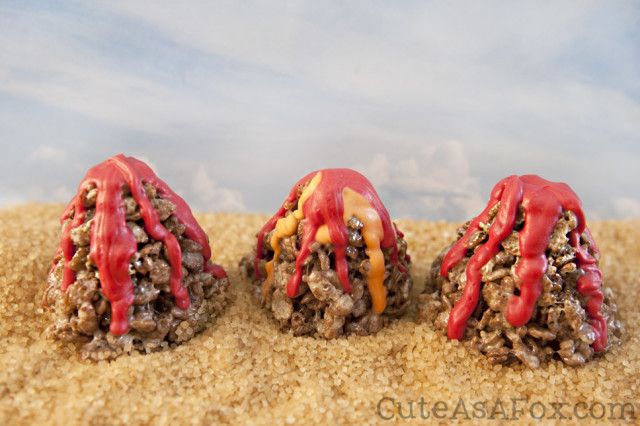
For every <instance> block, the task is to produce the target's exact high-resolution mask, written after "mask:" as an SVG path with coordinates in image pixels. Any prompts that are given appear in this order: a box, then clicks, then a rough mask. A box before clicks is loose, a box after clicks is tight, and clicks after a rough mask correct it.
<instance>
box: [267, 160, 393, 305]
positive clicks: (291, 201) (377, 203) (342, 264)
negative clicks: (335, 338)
mask: <svg viewBox="0 0 640 426" xmlns="http://www.w3.org/2000/svg"><path fill="white" fill-rule="evenodd" d="M318 173H321V179H320V181H319V183H318V185H317V186H316V187H315V188H314V189H313V191H312V192H311V194H310V196H309V197H308V198H307V199H306V201H305V202H304V205H303V206H302V210H303V213H304V218H305V222H304V230H303V235H302V241H301V246H300V252H299V254H298V256H297V258H296V272H295V274H294V275H293V276H292V277H291V279H290V281H289V284H288V286H287V293H288V295H289V297H295V296H296V295H297V294H298V287H299V285H300V281H301V279H302V266H303V265H304V262H305V260H306V258H307V257H308V256H309V254H310V253H311V244H312V243H313V242H314V241H315V238H316V233H317V231H318V229H319V228H320V227H321V226H322V225H327V228H328V231H329V236H330V239H331V244H332V246H333V251H334V254H335V265H336V266H335V268H336V272H337V274H338V278H339V279H340V282H341V283H342V286H343V289H344V290H345V291H346V292H350V291H351V284H350V282H349V270H348V263H347V259H346V256H345V248H346V247H347V246H348V245H349V236H348V228H347V225H346V224H345V221H344V217H343V215H344V207H345V206H344V197H343V191H344V189H345V188H349V189H351V190H353V191H355V192H356V193H358V194H359V195H361V196H362V197H364V198H365V199H366V200H367V201H368V203H369V204H370V205H371V207H372V208H373V209H374V210H375V211H376V213H377V215H378V217H379V218H380V222H381V225H382V229H383V234H384V236H383V238H382V239H381V241H380V247H381V248H393V255H392V259H391V260H392V262H393V264H394V265H396V264H397V263H398V259H397V251H398V247H397V244H396V232H395V228H394V225H393V224H392V222H391V219H390V217H389V213H388V212H387V209H386V208H385V207H384V205H383V204H382V201H381V200H380V197H379V196H378V194H377V193H376V191H375V189H374V188H373V185H372V184H371V182H369V180H367V178H366V177H364V176H363V175H362V174H360V173H358V172H356V171H355V170H351V169H323V170H317V171H315V172H312V173H309V174H308V175H306V176H305V177H303V178H302V179H300V180H299V181H298V182H296V184H295V185H294V186H293V187H292V188H291V191H290V192H289V196H288V197H287V198H286V199H285V201H284V202H283V204H282V207H280V209H279V210H278V211H277V212H276V214H275V215H273V217H271V219H269V221H267V223H266V224H265V225H264V226H263V227H262V229H261V230H260V232H258V244H257V248H256V258H255V271H256V275H259V269H258V262H259V260H260V259H261V258H262V246H263V240H264V236H265V235H266V234H267V233H268V232H270V231H272V230H273V229H274V228H275V226H276V223H277V222H278V220H279V219H280V218H283V217H285V215H286V212H287V210H288V209H290V208H292V206H294V205H295V203H296V202H297V201H298V194H299V188H302V187H304V186H306V185H307V184H309V183H310V182H311V180H312V179H313V178H314V177H315V176H316V175H317V174H318Z"/></svg>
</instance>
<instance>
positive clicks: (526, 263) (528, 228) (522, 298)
mask: <svg viewBox="0 0 640 426" xmlns="http://www.w3.org/2000/svg"><path fill="white" fill-rule="evenodd" d="M498 203H499V207H498V213H497V215H496V217H495V219H494V221H493V224H492V225H491V227H490V228H489V238H488V240H487V241H486V242H485V243H484V244H483V245H482V246H480V248H479V249H478V250H477V251H476V252H475V253H473V255H472V256H471V258H470V259H469V262H468V263H467V266H466V279H467V282H466V285H465V287H464V290H463V294H462V297H461V298H460V300H459V301H458V302H457V303H456V304H455V305H454V306H453V308H452V309H451V313H450V315H449V322H448V326H447V327H448V329H447V333H448V336H449V338H450V339H461V338H462V337H463V336H464V330H465V328H466V325H467V321H468V319H469V317H470V316H471V314H472V313H473V311H474V309H475V308H476V306H477V304H478V300H479V297H480V290H481V288H480V286H481V282H482V272H481V269H482V267H483V266H484V265H485V264H486V263H487V262H488V261H489V260H491V259H492V258H493V257H494V256H495V255H496V254H497V253H498V251H499V250H500V244H501V243H502V241H503V240H504V239H505V238H506V237H508V236H509V235H510V234H511V232H512V231H513V229H514V226H515V222H516V216H517V214H518V209H519V207H520V206H522V209H523V210H524V218H525V220H524V227H523V228H522V230H521V231H520V232H519V245H520V255H521V258H520V260H519V262H518V265H517V267H516V275H517V276H518V278H519V280H520V294H519V295H515V294H514V295H511V296H510V298H509V301H508V303H507V307H506V312H505V317H506V319H507V321H509V323H510V324H511V325H513V326H514V327H520V326H523V325H525V324H526V323H527V322H528V321H529V320H530V319H531V316H532V315H533V312H534V309H535V304H536V302H537V300H538V297H539V296H540V293H541V291H542V277H543V275H544V274H545V272H546V270H547V256H546V248H547V246H548V245H549V239H550V238H551V233H552V232H553V228H554V226H555V224H556V222H557V220H558V218H559V217H560V215H561V214H562V212H563V211H571V212H573V213H574V214H575V215H576V217H577V219H578V226H577V227H576V229H574V230H572V231H571V233H570V235H569V240H570V242H571V246H572V247H573V248H574V249H575V251H576V259H577V266H578V268H581V269H582V271H583V272H584V274H583V275H582V276H581V277H580V278H579V279H578V281H577V284H576V287H577V290H578V292H579V293H580V294H581V295H582V296H584V298H585V300H586V312H587V314H588V316H589V320H590V321H589V322H590V325H591V327H592V328H593V331H594V333H595V336H596V338H595V341H594V342H593V344H592V347H593V349H594V350H595V351H596V352H600V351H603V350H604V349H605V348H606V346H607V326H606V321H605V319H604V317H603V315H602V312H601V309H600V308H601V305H602V301H603V299H604V296H603V294H602V289H601V284H602V274H601V272H600V270H599V269H598V267H597V264H596V262H597V261H596V257H597V256H598V249H597V247H596V245H595V244H594V242H593V239H592V238H591V234H590V232H589V230H588V228H587V226H586V221H585V216H584V212H583V211H582V203H581V201H580V199H579V198H578V196H577V195H576V194H575V193H574V192H573V191H572V190H571V188H570V187H569V186H568V185H566V184H564V183H556V182H550V181H547V180H545V179H542V178H540V177H539V176H535V175H526V176H509V177H507V178H505V179H503V180H501V181H500V182H498V184H497V185H496V186H495V187H494V188H493V190H492V192H491V199H490V200H489V203H488V205H487V207H486V208H485V209H484V210H483V211H482V213H480V215H479V216H477V217H476V218H474V219H473V220H472V221H471V222H470V224H469V227H468V228H467V230H466V232H465V234H464V235H463V236H462V238H460V239H459V240H458V241H457V242H456V243H455V244H454V245H453V246H452V248H451V249H450V250H449V252H448V253H447V254H446V255H445V257H444V259H443V261H442V265H441V268H440V274H441V275H442V276H443V277H446V276H447V274H448V273H449V271H450V270H451V268H453V267H454V266H455V265H456V264H457V263H458V262H460V261H461V260H462V259H463V258H464V257H465V256H466V255H467V243H468V242H469V239H470V238H471V236H472V235H473V233H474V232H476V231H477V230H479V229H481V226H483V225H485V224H487V223H488V221H489V212H490V211H491V210H492V209H493V208H494V207H495V206H496V205H497V204H498ZM581 236H582V238H583V239H585V240H586V241H587V243H588V244H589V247H590V249H591V251H592V252H593V253H594V254H593V255H591V254H590V253H589V251H588V250H587V249H586V248H585V247H583V246H582V245H581V244H580V238H581Z"/></svg>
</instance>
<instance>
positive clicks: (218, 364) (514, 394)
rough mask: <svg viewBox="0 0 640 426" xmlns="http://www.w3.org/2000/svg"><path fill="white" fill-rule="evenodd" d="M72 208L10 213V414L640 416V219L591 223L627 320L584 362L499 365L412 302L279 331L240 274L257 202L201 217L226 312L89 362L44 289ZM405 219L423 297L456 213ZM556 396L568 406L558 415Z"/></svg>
mask: <svg viewBox="0 0 640 426" xmlns="http://www.w3.org/2000/svg"><path fill="white" fill-rule="evenodd" d="M61 210H62V207H61V206H59V205H27V206H19V207H14V208H10V209H4V210H0V259H2V263H1V265H0V268H1V271H0V424H3V425H4V424H65V425H72V424H219V423H234V424H246V423H251V424H269V425H271V424H294V423H295V424H300V423H305V424H306V423H321V424H333V423H341V424H344V423H357V424H363V423H364V424H368V423H372V424H374V423H383V422H387V421H386V420H385V419H387V418H390V419H392V420H394V421H396V422H399V423H404V421H405V420H404V419H402V418H401V415H404V416H410V415H413V416H414V417H415V419H414V420H413V421H414V422H419V421H424V420H423V419H422V418H421V416H425V417H426V416H428V418H427V419H426V420H427V421H431V422H433V421H437V422H441V423H446V422H448V421H450V420H452V419H454V420H458V421H460V420H462V421H465V420H467V421H473V422H478V421H481V422H486V423H488V424H493V423H495V422H498V423H504V422H507V421H511V422H512V421H513V420H514V419H516V418H518V420H520V421H524V422H527V423H537V422H538V420H537V417H540V416H542V417H541V419H542V420H544V421H545V422H557V421H560V422H563V421H566V422H575V421H576V420H578V419H579V418H580V417H583V416H584V417H586V418H585V419H584V420H580V421H581V422H587V423H594V424H596V423H602V422H603V421H613V422H617V423H620V422H631V423H634V422H635V423H637V422H640V420H639V419H640V338H639V337H638V332H639V331H640V330H639V328H640V310H639V309H638V297H640V260H639V259H640V245H639V244H638V241H639V240H640V221H609V222H595V223H591V224H590V225H591V229H592V231H593V234H594V237H595V239H596V241H597V242H598V244H599V246H600V248H601V251H602V252H603V258H602V260H601V267H602V270H603V273H604V277H605V279H604V283H605V285H606V286H609V287H611V288H612V289H613V290H614V292H615V295H616V299H617V302H618V307H619V312H620V318H621V320H622V322H623V324H624V326H625V332H624V334H623V338H622V344H621V345H620V346H618V347H614V348H613V349H612V350H611V351H610V352H608V353H607V354H605V355H604V356H603V357H599V358H597V359H596V360H594V361H591V362H589V363H587V364H586V365H585V366H583V367H579V368H572V367H567V366H565V365H563V364H562V363H561V362H558V361H552V362H550V363H547V364H543V365H542V366H541V368H539V369H537V370H530V369H528V368H527V367H525V366H523V365H515V366H513V367H506V366H500V365H495V366H493V365H490V364H489V363H488V362H487V359H486V357H484V356H483V355H481V354H480V353H478V352H475V351H473V350H471V349H468V348H467V347H466V346H463V345H461V344H459V343H458V342H455V341H448V340H447V339H446V338H445V337H444V336H441V335H438V334H436V333H435V332H434V331H433V330H431V329H430V328H429V326H427V325H416V324H415V323H414V321H413V314H414V313H413V311H410V312H408V313H407V314H406V315H405V316H404V317H403V318H402V319H400V320H398V321H396V322H394V323H393V324H392V325H391V326H390V327H388V328H385V329H383V330H382V331H381V332H380V333H378V334H376V335H374V336H367V337H358V336H351V337H347V338H339V339H334V340H325V339H314V338H311V337H293V336H291V335H287V334H282V333H280V332H278V331H277V329H276V325H275V323H274V322H273V321H272V319H271V318H269V316H268V314H267V313H266V312H265V311H264V310H263V309H261V308H260V307H259V306H258V304H257V303H256V302H255V300H254V299H253V297H252V296H251V294H250V289H249V282H248V281H246V280H244V279H243V278H242V277H241V276H240V274H239V271H238V261H239V260H240V258H241V257H242V256H243V255H244V254H246V253H247V252H248V251H249V250H250V249H251V247H252V245H253V243H254V235H255V233H256V231H257V230H258V229H259V227H260V226H261V225H262V223H263V221H264V220H265V219H266V218H265V217H264V216H259V215H248V214H243V215H232V214H204V215H197V218H198V220H199V221H200V224H201V225H202V226H203V228H204V229H205V230H206V231H207V233H208V234H209V236H210V238H211V241H212V246H213V252H214V260H215V261H216V262H217V263H220V264H222V266H224V267H225V268H226V270H227V272H228V273H229V275H230V278H231V281H232V285H231V290H230V291H231V295H232V296H231V297H232V300H231V302H230V303H229V306H228V307H227V308H226V311H225V312H223V313H222V315H221V316H220V317H219V318H217V319H215V320H214V321H213V323H212V324H211V325H210V326H209V327H208V328H207V329H206V330H205V331H204V332H202V333H201V334H199V335H198V336H196V337H194V338H193V339H192V340H191V341H189V342H187V343H185V344H183V345H181V346H178V347H175V348H172V349H169V350H165V351H163V352H157V353H152V354H148V355H141V354H134V355H131V356H122V357H120V358H118V359H117V360H115V361H113V362H98V363H96V362H93V361H86V360H82V359H81V358H80V355H79V351H78V350H77V348H76V347H74V346H73V345H70V344H66V345H65V344H61V343H58V342H54V341H50V340H47V339H46V338H44V329H45V328H46V326H47V325H48V324H49V319H50V317H49V315H48V314H47V313H46V312H43V310H42V308H41V306H40V301H41V299H42V294H43V291H44V289H45V280H46V276H47V272H48V270H49V268H50V266H51V263H50V262H51V259H52V256H53V253H54V249H55V246H56V243H57V240H58V237H59V226H58V216H59V214H60V212H61ZM398 225H399V226H400V227H401V229H402V230H403V231H404V232H405V235H406V239H407V241H408V243H409V253H410V254H411V256H412V261H413V270H412V274H413V277H414V281H415V286H414V289H413V294H414V295H416V294H419V293H420V292H421V291H422V288H423V284H424V281H425V277H426V272H427V269H428V267H429V266H430V264H431V261H432V260H433V258H434V257H435V256H436V255H437V253H438V252H439V250H441V249H442V248H443V247H444V246H445V245H446V244H448V243H449V242H451V240H452V239H453V238H454V236H455V229H456V226H457V225H456V224H451V223H442V222H438V223H435V222H425V221H407V220H401V221H398ZM480 403H483V404H484V405H478V404H480ZM473 404H476V405H473ZM552 404H555V406H556V407H557V406H558V404H562V405H561V407H560V414H558V413H556V412H555V409H554V406H553V405H552ZM622 404H628V405H627V406H625V407H624V408H625V415H624V416H625V419H624V420H621V419H620V416H621V409H622ZM514 405H515V406H516V409H515V410H514V409H513V408H514ZM482 407H483V408H484V410H482ZM632 408H633V410H635V416H636V419H635V420H634V419H631V418H630V415H631V414H632V413H631V409H632ZM394 410H395V411H394ZM561 416H562V417H565V418H566V419H562V417H561ZM490 417H493V418H490ZM569 417H571V419H572V420H569V419H568V418H569ZM406 421H409V420H406Z"/></svg>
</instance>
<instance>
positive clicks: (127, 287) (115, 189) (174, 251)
mask: <svg viewBox="0 0 640 426" xmlns="http://www.w3.org/2000/svg"><path fill="white" fill-rule="evenodd" d="M145 183H149V184H151V185H152V186H153V187H155V188H156V191H157V193H158V195H159V196H160V197H161V198H164V199H166V200H169V201H171V202H172V203H173V204H175V206H176V209H175V212H174V215H175V216H176V218H177V219H178V220H179V221H180V223H182V224H183V225H184V226H185V236H186V237H187V238H189V239H191V240H193V241H195V242H197V243H198V244H200V245H201V246H202V255H203V257H204V259H205V265H206V266H205V271H206V272H209V273H211V274H212V275H214V276H216V277H218V278H223V277H226V273H225V272H224V270H223V269H222V268H221V267H220V266H218V265H214V264H212V263H211V262H210V259H211V247H210V246H209V240H208V238H207V235H206V234H205V232H204V231H203V230H202V228H200V226H199V225H198V223H197V222H196V220H195V218H194V217H193V214H192V213H191V210H190V209H189V206H188V205H187V203H186V202H185V201H184V200H183V199H182V198H180V197H179V196H178V195H177V194H176V193H174V192H173V191H172V190H171V189H170V188H169V187H168V186H167V184H165V183H164V182H163V181H162V180H160V179H159V178H158V176H156V174H155V173H154V172H153V171H152V170H151V168H149V166H147V165H146V164H145V163H143V162H142V161H139V160H136V159H135V158H132V157H125V156H124V155H122V154H119V155H116V156H115V157H112V158H109V159H108V160H106V161H105V162H103V163H100V164H98V165H97V166H94V167H93V168H91V169H90V170H89V171H88V172H87V175H86V176H85V177H84V179H83V180H82V182H80V185H79V187H78V192H77V194H76V196H75V197H74V198H73V199H72V200H71V202H70V203H69V205H68V206H67V208H66V209H65V212H64V213H63V215H62V218H61V223H64V222H65V221H66V220H67V219H69V218H71V215H72V214H73V218H72V220H71V223H70V224H67V225H66V226H65V227H64V230H63V236H62V239H61V241H60V248H59V250H60V251H61V252H62V255H63V260H64V270H63V279H62V289H63V290H66V289H67V288H68V287H69V286H70V285H71V284H72V283H73V282H74V281H75V272H74V271H73V270H72V269H71V267H70V266H69V262H70V261H71V258H72V257H73V255H74V253H75V250H76V248H75V246H74V244H73V241H72V240H71V230H72V229H73V228H76V227H77V226H80V225H81V224H82V223H83V222H84V220H85V217H86V211H85V207H84V204H83V201H82V195H83V193H84V192H85V191H87V188H88V187H89V186H95V187H96V189H97V199H96V206H95V215H94V217H93V219H92V223H91V243H90V247H91V252H90V256H91V259H92V261H93V262H94V263H95V264H96V266H97V268H98V272H99V274H100V286H101V289H102V292H103V294H104V295H105V297H106V298H107V299H108V300H109V302H110V303H111V325H110V327H109V330H110V331H111V333H113V334H116V335H121V334H124V333H127V332H128V330H129V321H128V310H129V308H130V307H131V305H132V304H133V298H134V295H133V292H134V290H133V283H132V281H131V277H130V275H129V265H130V260H131V257H132V256H133V255H134V254H135V253H136V251H137V249H138V246H137V243H136V240H135V237H134V235H133V232H132V231H131V230H130V229H129V227H128V226H127V223H126V217H125V207H124V201H123V186H125V185H126V186H128V187H129V189H130V191H131V196H132V197H133V198H134V199H135V200H136V203H137V204H138V206H139V209H140V215H141V217H142V220H143V221H144V229H145V231H146V232H147V234H148V235H149V236H150V237H151V238H153V239H154V240H156V241H162V242H163V243H164V244H165V246H166V248H167V255H168V258H169V259H168V260H169V264H170V265H171V280H170V288H171V293H172V294H173V296H174V297H175V299H176V305H178V307H180V308H181V309H187V308H188V307H189V303H190V301H189V293H188V291H187V289H185V288H184V287H183V286H182V251H181V249H180V244H179V243H178V240H177V238H176V237H175V236H174V235H173V234H172V233H171V232H169V231H168V230H167V229H166V228H165V227H164V226H163V224H162V223H161V222H160V219H159V217H158V213H157V212H156V210H155V209H154V208H153V206H152V204H151V201H150V200H149V199H148V198H147V195H146V193H145V191H144V186H143V185H144V184H145Z"/></svg>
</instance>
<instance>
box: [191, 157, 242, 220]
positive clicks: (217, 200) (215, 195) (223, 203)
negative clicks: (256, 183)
mask: <svg viewBox="0 0 640 426" xmlns="http://www.w3.org/2000/svg"><path fill="white" fill-rule="evenodd" d="M191 183H192V187H191V190H190V193H191V194H192V195H193V197H192V198H193V199H194V205H195V206H196V207H198V208H200V209H201V210H204V211H243V210H245V209H246V207H245V205H244V201H243V198H242V194H241V193H240V192H239V191H235V190H233V189H229V188H224V187H222V186H220V185H219V184H218V182H216V181H215V180H213V179H211V178H210V177H209V175H208V174H207V171H206V170H205V168H204V166H203V165H199V166H198V167H197V168H196V171H195V172H194V173H193V177H192V180H191Z"/></svg>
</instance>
